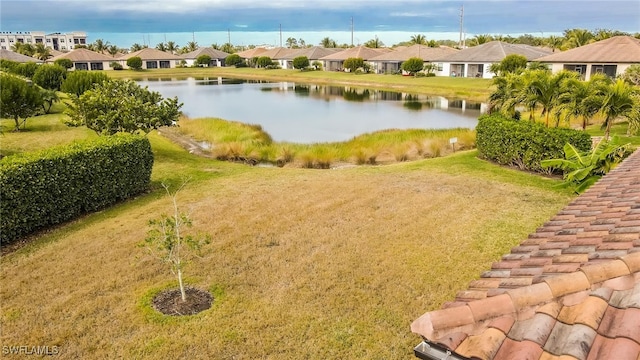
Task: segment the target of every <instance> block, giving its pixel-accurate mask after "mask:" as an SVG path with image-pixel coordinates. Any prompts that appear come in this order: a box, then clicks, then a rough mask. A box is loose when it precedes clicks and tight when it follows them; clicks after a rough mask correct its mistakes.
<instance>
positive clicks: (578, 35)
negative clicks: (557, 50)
mask: <svg viewBox="0 0 640 360" xmlns="http://www.w3.org/2000/svg"><path fill="white" fill-rule="evenodd" d="M564 36H565V38H566V39H567V45H568V46H569V48H577V47H580V46H584V45H587V44H589V43H590V42H592V41H593V34H592V33H591V31H589V30H586V29H570V30H565V31H564Z"/></svg>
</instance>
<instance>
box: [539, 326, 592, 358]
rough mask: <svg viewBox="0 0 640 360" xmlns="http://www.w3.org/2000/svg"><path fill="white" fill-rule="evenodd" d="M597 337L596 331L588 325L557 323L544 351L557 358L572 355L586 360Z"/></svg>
mask: <svg viewBox="0 0 640 360" xmlns="http://www.w3.org/2000/svg"><path fill="white" fill-rule="evenodd" d="M595 337H596V331H595V330H594V329H592V328H590V327H588V326H586V325H582V324H575V325H567V324H564V323H561V322H556V324H555V326H554V327H553V330H551V334H550V335H549V339H548V340H547V342H546V343H545V345H544V350H546V351H548V352H550V353H551V354H554V355H557V356H560V355H570V356H573V357H575V358H577V359H586V358H587V355H588V354H589V349H591V344H593V340H594V339H595Z"/></svg>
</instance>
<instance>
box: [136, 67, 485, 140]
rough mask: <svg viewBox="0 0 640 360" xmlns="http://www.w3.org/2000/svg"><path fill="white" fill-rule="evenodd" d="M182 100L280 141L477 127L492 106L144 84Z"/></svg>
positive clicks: (221, 82) (327, 91) (219, 85)
mask: <svg viewBox="0 0 640 360" xmlns="http://www.w3.org/2000/svg"><path fill="white" fill-rule="evenodd" d="M140 83H141V85H143V86H149V88H150V89H151V90H153V91H158V92H160V93H161V94H162V95H163V96H165V97H173V96H177V97H178V98H179V99H180V101H181V102H183V103H184V107H183V111H184V112H185V114H186V115H187V116H189V117H192V118H196V117H219V118H223V119H227V120H234V121H241V122H244V123H248V124H259V125H261V126H262V128H263V129H265V131H267V132H268V133H269V134H270V135H271V136H272V137H273V139H274V140H276V141H289V142H299V143H313V142H327V141H344V140H349V139H350V138H353V137H354V136H357V135H360V134H363V133H368V132H374V131H378V130H385V129H392V128H395V129H408V128H425V129H442V128H455V127H463V128H474V127H475V126H476V124H477V118H478V116H479V115H480V114H481V113H482V112H484V111H485V109H486V105H485V104H483V103H478V102H471V101H467V100H461V99H453V100H450V99H447V98H444V97H440V96H428V95H418V94H408V93H401V92H393V91H382V90H375V89H362V88H355V87H350V86H324V85H312V84H300V83H292V82H267V81H263V80H240V79H230V78H222V77H209V78H207V77H200V78H193V77H190V78H186V79H180V78H171V79H169V78H155V79H151V78H149V79H144V80H141V81H140Z"/></svg>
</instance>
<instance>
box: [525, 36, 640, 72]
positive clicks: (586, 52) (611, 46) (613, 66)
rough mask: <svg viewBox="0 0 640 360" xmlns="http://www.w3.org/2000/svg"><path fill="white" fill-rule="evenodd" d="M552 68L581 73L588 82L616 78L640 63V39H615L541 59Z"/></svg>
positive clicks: (556, 70)
mask: <svg viewBox="0 0 640 360" xmlns="http://www.w3.org/2000/svg"><path fill="white" fill-rule="evenodd" d="M537 61H540V62H542V63H545V64H550V65H551V71H552V72H554V73H556V72H558V71H561V70H571V71H577V72H578V73H580V74H582V76H583V78H584V79H585V80H589V79H590V78H591V75H593V74H598V73H601V74H606V75H608V76H610V77H612V78H615V77H616V76H618V75H621V74H623V73H624V71H625V70H626V69H627V68H628V67H629V66H631V65H633V64H640V40H638V39H636V38H633V37H631V36H614V37H611V38H609V39H605V40H601V41H598V42H595V43H592V44H588V45H584V46H580V47H577V48H574V49H571V50H567V51H563V52H558V53H555V54H551V55H547V56H544V57H541V58H539V59H538V60H537Z"/></svg>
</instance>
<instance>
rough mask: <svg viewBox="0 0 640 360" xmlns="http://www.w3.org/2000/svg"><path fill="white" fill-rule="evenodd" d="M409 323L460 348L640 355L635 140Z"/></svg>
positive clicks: (432, 342)
mask: <svg viewBox="0 0 640 360" xmlns="http://www.w3.org/2000/svg"><path fill="white" fill-rule="evenodd" d="M411 330H412V331H413V332H415V333H417V334H420V335H421V336H422V337H423V339H425V342H424V343H423V344H421V345H422V346H424V347H426V348H429V346H435V347H436V348H438V347H439V348H442V349H445V350H448V351H452V352H453V353H454V354H457V355H461V356H464V357H466V358H479V359H493V360H498V359H499V360H502V359H560V358H562V359H633V360H637V359H640V150H638V151H636V152H635V153H634V154H632V155H631V156H630V157H629V158H627V159H626V160H625V161H624V162H623V163H622V164H620V166H618V167H617V168H616V169H614V170H613V171H611V172H610V173H609V174H608V175H606V176H605V177H603V178H602V179H601V180H600V181H599V182H598V183H596V184H595V185H593V186H592V187H591V188H590V189H589V190H587V191H586V192H585V193H584V194H582V195H580V196H579V197H577V198H576V199H575V200H574V201H573V202H571V203H570V204H569V205H568V206H566V207H565V208H564V209H563V210H562V211H560V212H559V213H558V214H557V215H556V216H555V217H553V218H552V219H551V220H550V221H548V222H546V223H545V224H544V225H543V226H542V227H541V228H539V229H538V230H537V231H536V232H535V233H533V234H531V235H530V236H529V238H528V239H526V240H525V241H524V242H522V244H520V246H516V247H514V248H513V249H512V251H511V253H510V254H508V255H505V256H503V258H502V260H501V261H499V262H496V263H494V264H493V266H492V268H491V270H490V271H487V272H485V273H483V274H482V275H481V277H480V279H479V280H476V281H473V282H471V284H470V286H469V289H468V290H465V291H461V292H460V293H458V295H457V297H456V300H455V301H453V302H450V303H447V304H445V305H444V306H443V308H442V309H440V310H436V311H431V312H428V313H426V314H424V315H422V316H421V317H420V318H418V319H417V320H415V321H414V322H413V323H412V324H411ZM425 344H426V345H425Z"/></svg>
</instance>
